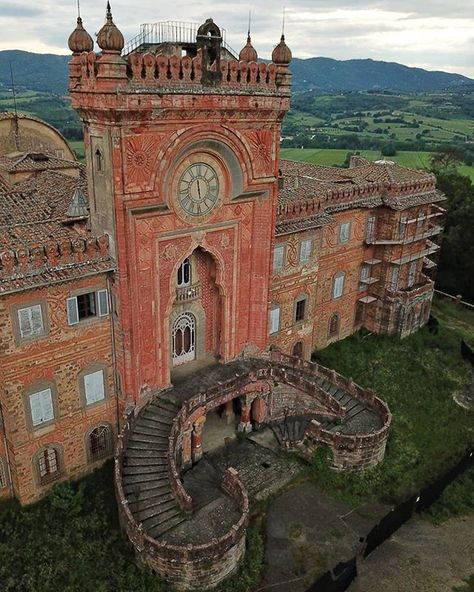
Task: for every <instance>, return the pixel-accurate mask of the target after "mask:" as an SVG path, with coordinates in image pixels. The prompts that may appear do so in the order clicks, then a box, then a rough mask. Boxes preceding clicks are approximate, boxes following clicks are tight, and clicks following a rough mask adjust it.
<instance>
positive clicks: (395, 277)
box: [392, 267, 400, 292]
mask: <svg viewBox="0 0 474 592" xmlns="http://www.w3.org/2000/svg"><path fill="white" fill-rule="evenodd" d="M399 271H400V269H399V268H398V267H394V268H393V269H392V292H395V291H396V290H397V289H398V274H399Z"/></svg>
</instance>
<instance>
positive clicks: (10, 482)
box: [0, 401, 15, 497]
mask: <svg viewBox="0 0 474 592" xmlns="http://www.w3.org/2000/svg"><path fill="white" fill-rule="evenodd" d="M0 425H1V427H2V431H3V445H4V446H5V456H6V459H7V472H8V485H9V489H10V495H11V497H15V492H14V491H13V479H12V470H11V465H10V452H9V450H8V445H7V433H6V430H5V419H4V415H3V407H2V403H1V401H0Z"/></svg>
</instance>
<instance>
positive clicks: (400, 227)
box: [398, 216, 408, 238]
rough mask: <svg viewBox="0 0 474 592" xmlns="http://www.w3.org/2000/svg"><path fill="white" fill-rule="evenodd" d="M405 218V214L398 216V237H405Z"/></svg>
mask: <svg viewBox="0 0 474 592" xmlns="http://www.w3.org/2000/svg"><path fill="white" fill-rule="evenodd" d="M407 220H408V218H407V217H406V216H402V217H401V218H400V222H399V225H398V234H399V236H400V238H405V235H406V232H407Z"/></svg>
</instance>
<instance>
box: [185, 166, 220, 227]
mask: <svg viewBox="0 0 474 592" xmlns="http://www.w3.org/2000/svg"><path fill="white" fill-rule="evenodd" d="M218 198H219V179H218V178H217V173H216V171H215V170H214V169H213V168H212V167H210V166H209V165H208V164H205V163H203V162H198V163H195V164H192V165H191V166H189V167H188V168H187V169H186V170H185V171H184V173H183V174H182V175H181V178H180V180H179V183H178V201H179V204H180V206H181V207H182V208H183V210H184V211H185V212H186V213H188V214H191V215H192V216H202V215H204V214H207V213H208V212H210V211H211V210H212V208H213V207H214V206H215V205H216V203H217V200H218Z"/></svg>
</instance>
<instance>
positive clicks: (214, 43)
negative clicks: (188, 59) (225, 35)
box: [196, 18, 222, 86]
mask: <svg viewBox="0 0 474 592" xmlns="http://www.w3.org/2000/svg"><path fill="white" fill-rule="evenodd" d="M196 42H197V49H198V55H200V56H201V59H202V77H201V84H203V85H205V86H212V85H214V84H217V83H218V82H219V81H220V80H221V79H222V72H221V45H222V35H221V30H220V29H219V27H218V26H217V25H216V24H215V23H214V21H213V20H212V19H211V18H209V19H207V20H206V22H205V23H204V24H202V25H201V26H200V27H199V29H198V32H197V37H196Z"/></svg>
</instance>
